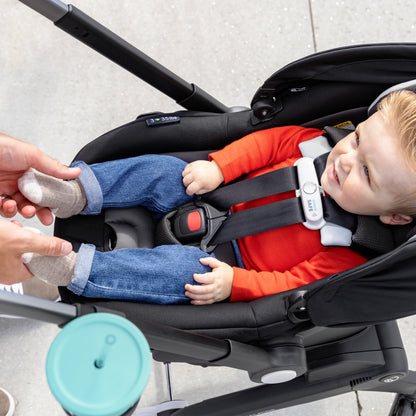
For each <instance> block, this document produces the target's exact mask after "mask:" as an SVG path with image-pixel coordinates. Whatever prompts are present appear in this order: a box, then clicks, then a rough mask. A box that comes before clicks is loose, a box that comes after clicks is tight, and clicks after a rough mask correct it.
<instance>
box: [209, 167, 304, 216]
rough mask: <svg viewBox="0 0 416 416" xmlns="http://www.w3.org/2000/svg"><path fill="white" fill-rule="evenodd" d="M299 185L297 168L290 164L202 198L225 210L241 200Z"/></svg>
mask: <svg viewBox="0 0 416 416" xmlns="http://www.w3.org/2000/svg"><path fill="white" fill-rule="evenodd" d="M298 187H299V185H298V175H297V168H296V167H295V166H288V167H285V168H282V169H278V170H275V171H272V172H268V173H265V174H263V175H259V176H255V177H254V178H250V179H245V180H243V181H240V182H235V183H232V184H230V185H227V186H223V187H221V188H218V189H216V190H215V191H212V192H209V193H206V194H204V195H203V198H202V199H203V200H204V201H205V202H208V203H209V204H212V205H214V206H215V207H216V208H218V209H223V210H225V209H229V208H230V207H231V206H234V205H237V204H240V203H241V202H247V201H253V200H255V199H259V198H264V197H267V196H271V195H277V194H281V193H283V192H287V191H294V190H295V189H298Z"/></svg>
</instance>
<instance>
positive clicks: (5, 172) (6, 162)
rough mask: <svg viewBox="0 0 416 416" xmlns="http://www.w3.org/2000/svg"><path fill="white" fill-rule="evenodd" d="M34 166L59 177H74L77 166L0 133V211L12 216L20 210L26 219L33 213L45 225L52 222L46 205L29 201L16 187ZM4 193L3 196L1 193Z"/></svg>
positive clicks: (77, 173)
mask: <svg viewBox="0 0 416 416" xmlns="http://www.w3.org/2000/svg"><path fill="white" fill-rule="evenodd" d="M32 168H33V169H36V170H38V171H40V172H43V173H45V174H47V175H51V176H54V177H56V178H59V179H74V178H76V177H77V176H78V175H79V174H80V170H79V168H69V167H67V166H64V165H63V164H62V163H61V162H59V161H58V160H55V159H52V158H51V157H50V156H48V155H47V154H45V153H43V152H42V151H41V150H39V149H38V148H37V147H36V146H34V145H33V144H30V143H26V142H23V141H21V140H17V139H14V138H12V137H10V136H6V135H4V134H1V133H0V194H1V195H3V198H2V200H1V202H0V213H1V214H2V215H3V216H5V217H7V218H11V217H13V216H14V215H16V213H17V212H18V211H19V212H20V213H21V214H22V215H23V216H24V217H25V218H32V217H33V216H34V215H35V214H36V215H37V216H38V218H39V220H40V221H41V222H42V224H44V225H50V224H52V222H53V216H52V214H51V212H50V210H49V209H48V208H43V207H38V206H36V205H34V204H33V203H31V202H29V201H28V200H27V199H26V198H25V197H24V196H23V195H22V194H21V193H20V192H19V189H18V187H17V180H18V179H19V178H20V176H22V175H23V173H25V172H26V171H27V170H29V169H32ZM4 195H5V196H4Z"/></svg>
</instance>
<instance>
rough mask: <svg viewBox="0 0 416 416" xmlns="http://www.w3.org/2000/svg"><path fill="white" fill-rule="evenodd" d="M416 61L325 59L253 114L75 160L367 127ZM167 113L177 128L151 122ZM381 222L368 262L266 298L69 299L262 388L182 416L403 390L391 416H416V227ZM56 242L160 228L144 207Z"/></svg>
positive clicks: (112, 144) (123, 143)
mask: <svg viewBox="0 0 416 416" xmlns="http://www.w3.org/2000/svg"><path fill="white" fill-rule="evenodd" d="M415 52H416V44H378V45H362V46H353V47H346V48H339V49H335V50H330V51H326V52H321V53H318V54H314V55H311V56H309V57H306V58H303V59H301V60H299V61H296V62H294V63H292V64H290V65H288V66H286V67H284V68H283V69H281V70H279V71H277V72H276V73H275V74H273V75H272V76H271V77H270V78H269V79H268V80H267V81H266V82H265V83H264V84H263V86H262V87H261V88H260V89H259V90H258V91H257V93H256V94H255V96H254V98H253V100H252V103H251V108H250V109H246V110H243V111H238V112H225V113H218V112H217V113H214V112H204V111H199V110H200V109H198V111H193V110H192V109H191V110H188V111H181V112H176V113H174V114H164V113H151V114H147V115H143V116H140V117H139V118H138V119H137V120H134V121H132V122H131V123H128V124H126V125H124V126H121V127H118V128H116V129H114V130H112V131H110V132H108V133H106V134H104V135H103V136H101V137H99V138H98V139H96V140H94V141H92V142H91V143H89V144H88V145H87V146H85V147H84V148H83V149H82V150H81V151H80V152H79V153H78V155H77V156H76V157H75V159H77V160H84V161H85V162H87V163H95V162H102V161H106V160H113V159H119V158H124V157H130V156H135V155H139V154H145V153H164V154H172V155H175V156H178V157H181V158H183V159H184V160H186V161H191V160H195V159H200V158H206V156H207V154H208V153H209V152H210V151H211V150H215V149H218V148H221V147H223V146H224V145H226V144H228V143H230V142H231V141H233V140H235V139H238V138H240V137H242V136H244V135H246V134H248V133H250V132H252V131H255V130H259V129H265V128H270V127H274V126H279V125H288V124H300V125H304V126H308V127H317V128H323V127H324V126H326V125H338V124H340V123H343V122H346V121H350V122H352V123H353V124H355V125H356V124H358V123H359V122H360V121H362V120H364V119H365V118H366V117H367V111H368V109H369V106H370V105H371V103H372V102H373V101H374V100H375V99H376V97H377V96H379V94H382V93H383V91H384V90H386V89H388V88H390V87H392V86H393V85H396V84H399V83H403V82H408V81H409V80H412V79H414V78H415V72H416V58H415V56H416V54H415ZM406 87H409V85H407V84H406ZM155 118H159V119H160V118H164V119H165V120H166V121H167V122H166V123H164V124H160V125H158V126H152V127H150V126H149V123H151V122H150V121H149V120H153V119H155ZM169 120H170V121H171V122H169ZM369 224H370V225H369ZM375 225H376V222H373V219H371V218H364V219H362V227H361V231H362V232H361V234H362V235H361V236H360V238H359V241H358V242H357V245H360V248H361V249H364V250H366V253H367V255H369V256H370V257H371V259H370V260H369V261H368V262H366V263H365V264H363V265H361V266H359V267H357V268H355V269H352V270H347V271H345V272H342V273H338V274H336V275H334V276H328V277H327V278H324V279H322V280H319V281H316V282H314V283H312V284H309V285H307V286H304V287H302V288H299V289H294V290H291V291H288V292H284V293H278V294H276V295H272V296H268V297H265V298H262V299H257V300H255V301H252V302H245V303H219V304H214V305H209V306H192V305H163V306H162V305H149V304H140V303H135V302H126V301H114V300H105V299H90V298H83V297H79V296H76V295H74V294H73V293H71V292H69V291H67V290H66V289H65V288H60V292H61V296H62V300H63V302H66V303H70V304H73V305H76V307H77V311H78V312H77V314H78V315H82V314H87V313H93V312H97V311H112V312H113V313H117V314H121V315H123V316H125V317H126V318H127V319H129V320H130V321H132V322H133V323H135V324H136V325H137V326H138V327H139V328H140V329H141V330H142V331H143V333H144V334H145V336H146V338H147V339H148V341H149V344H150V346H151V349H152V354H153V358H154V359H155V360H157V361H161V362H186V363H189V364H192V365H201V366H230V367H233V368H238V369H242V370H245V371H247V372H248V374H249V376H250V378H251V379H252V380H253V381H255V382H259V383H261V384H260V385H259V386H258V387H254V388H251V389H246V390H243V391H239V392H236V393H232V394H226V395H224V396H221V397H216V398H212V399H209V400H206V401H204V402H201V403H197V404H194V405H191V406H187V407H184V408H181V409H174V410H171V411H170V413H168V414H174V415H176V416H179V415H181V416H182V415H195V414H199V415H216V416H219V415H224V416H225V415H227V416H230V415H250V414H254V413H258V412H265V411H268V410H272V409H280V408H285V407H289V406H292V405H295V404H300V403H306V402H309V401H313V400H317V399H321V398H324V397H330V396H333V395H337V394H341V393H345V392H348V391H353V390H356V391H357V390H372V391H388V392H396V393H398V394H397V397H396V400H395V402H394V403H393V407H392V410H391V412H390V415H391V416H393V415H394V416H398V415H402V416H403V415H406V416H407V415H414V413H415V398H416V396H415V395H416V373H414V372H412V371H409V369H408V367H407V360H406V353H405V350H404V348H403V345H402V342H401V338H400V333H399V330H398V327H397V323H396V322H395V319H398V318H401V317H404V316H409V315H412V314H414V313H416V307H415V303H414V300H413V297H414V296H413V294H414V293H415V292H414V289H416V281H415V279H414V273H413V270H414V269H415V266H416V263H415V260H414V259H415V255H414V253H415V238H414V237H413V235H414V232H415V230H413V228H412V227H395V229H392V228H390V227H387V226H378V227H376V228H373V227H374V226H375ZM369 228H371V229H374V230H376V231H377V236H375V237H374V236H373V235H368V233H367V231H368V229H369ZM55 234H56V235H57V236H60V237H62V238H65V239H67V240H70V241H71V242H72V243H73V244H74V246H77V245H78V244H79V243H80V242H89V243H92V244H94V245H96V247H97V249H99V250H111V249H117V248H121V247H132V246H133V247H134V246H136V247H153V245H154V224H153V222H152V220H151V219H150V217H149V215H148V213H147V212H146V211H145V210H144V209H142V208H132V209H120V210H105V211H104V212H103V213H102V214H100V215H98V216H93V217H89V216H76V217H72V218H70V219H65V220H57V221H56V225H55ZM230 255H231V254H230V251H229V250H228V249H227V247H226V245H225V246H224V247H221V251H220V252H219V253H218V254H217V256H218V257H219V258H220V259H223V260H226V261H229V262H230V261H232V257H230ZM115 278H116V276H115Z"/></svg>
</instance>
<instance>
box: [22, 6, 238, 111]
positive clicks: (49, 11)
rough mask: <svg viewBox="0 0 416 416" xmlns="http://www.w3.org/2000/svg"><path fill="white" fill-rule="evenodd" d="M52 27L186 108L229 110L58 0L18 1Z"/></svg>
mask: <svg viewBox="0 0 416 416" xmlns="http://www.w3.org/2000/svg"><path fill="white" fill-rule="evenodd" d="M19 1H21V2H22V3H24V4H25V5H27V6H29V7H31V8H32V9H33V10H35V11H36V12H38V13H40V14H41V15H43V16H45V17H46V18H48V19H49V20H52V21H53V22H54V24H55V26H57V27H59V28H60V29H62V30H63V31H65V32H67V33H69V34H70V35H71V36H73V37H74V38H76V39H77V40H79V41H80V42H82V43H84V44H86V45H87V46H89V47H90V48H92V49H94V50H95V51H97V52H99V53H100V54H102V55H104V56H105V57H107V58H108V59H110V60H111V61H113V62H115V63H116V64H118V65H120V66H121V67H122V68H124V69H126V70H127V71H129V72H131V73H132V74H134V75H136V76H137V77H139V78H140V79H142V80H143V81H145V82H147V83H148V84H150V85H152V86H153V87H154V88H156V89H158V90H159V91H161V92H162V93H164V94H165V95H167V96H168V97H170V98H173V99H174V100H175V101H176V102H177V103H178V104H179V105H181V106H182V107H184V108H185V109H187V110H194V111H207V112H214V113H228V112H231V111H238V110H236V109H233V108H229V107H227V106H225V105H224V104H222V103H221V102H219V101H218V100H217V99H215V98H214V97H212V96H211V95H209V94H208V93H207V92H205V91H204V90H202V89H201V88H199V87H198V86H197V85H195V84H190V83H188V82H186V81H185V80H183V79H182V78H180V77H179V76H177V75H176V74H174V73H173V72H171V71H170V70H169V69H167V68H165V67H164V66H162V65H160V64H159V63H158V62H156V61H155V60H153V59H152V58H150V57H149V56H147V55H146V54H144V53H143V52H141V51H140V50H139V49H137V48H135V47H134V46H133V45H131V44H129V43H128V42H126V41H125V40H123V39H122V38H120V37H119V36H117V35H116V34H115V33H113V32H111V31H110V30H108V29H107V28H106V27H104V26H103V25H101V24H100V23H98V22H97V21H95V20H93V19H92V18H90V17H89V16H87V15H86V14H85V13H83V12H82V11H81V10H79V9H77V8H76V7H74V6H72V5H67V4H65V3H63V2H61V1H60V0H19Z"/></svg>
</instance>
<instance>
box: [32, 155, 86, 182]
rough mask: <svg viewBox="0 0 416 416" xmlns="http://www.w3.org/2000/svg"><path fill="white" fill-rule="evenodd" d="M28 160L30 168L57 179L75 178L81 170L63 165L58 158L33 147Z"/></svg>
mask: <svg viewBox="0 0 416 416" xmlns="http://www.w3.org/2000/svg"><path fill="white" fill-rule="evenodd" d="M30 162H31V164H30V165H31V167H32V168H35V169H36V170H38V171H39V172H42V173H45V174H46V175H50V176H54V177H55V178H59V179H75V178H76V177H78V176H79V174H80V172H81V171H80V169H79V168H70V167H68V166H65V165H64V164H62V163H61V162H60V161H59V160H56V159H53V158H51V157H50V156H49V155H47V154H46V153H43V152H42V151H41V150H39V149H38V148H35V149H34V153H33V154H32V155H31V158H30Z"/></svg>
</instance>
